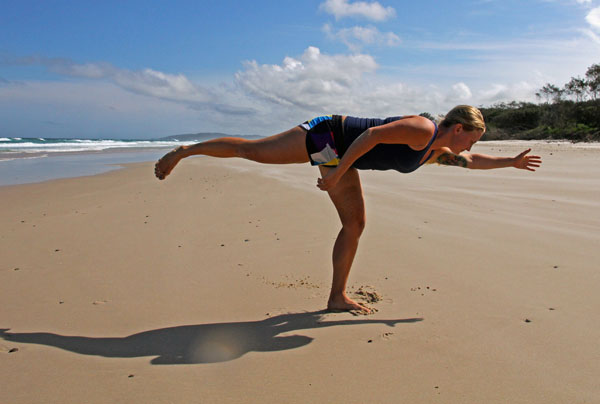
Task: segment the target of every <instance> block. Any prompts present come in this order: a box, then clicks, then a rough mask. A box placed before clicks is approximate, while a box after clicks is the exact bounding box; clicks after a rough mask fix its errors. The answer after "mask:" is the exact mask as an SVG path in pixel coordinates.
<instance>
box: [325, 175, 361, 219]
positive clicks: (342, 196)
mask: <svg viewBox="0 0 600 404" xmlns="http://www.w3.org/2000/svg"><path fill="white" fill-rule="evenodd" d="M319 169H320V170H321V175H322V176H323V175H325V174H326V173H327V171H329V170H331V168H329V167H323V166H319ZM327 193H328V194H329V197H330V198H331V201H332V202H333V205H334V206H335V209H336V210H337V212H338V215H339V217H340V220H341V222H342V225H343V226H353V227H357V228H358V229H359V230H362V228H363V227H364V226H365V221H366V217H365V202H364V198H363V192H362V186H361V184H360V177H359V176H358V170H357V169H356V168H350V169H349V170H348V171H346V173H345V174H344V175H343V176H342V178H341V179H340V181H339V182H338V183H337V185H336V186H335V187H334V188H333V189H330V190H328V191H327Z"/></svg>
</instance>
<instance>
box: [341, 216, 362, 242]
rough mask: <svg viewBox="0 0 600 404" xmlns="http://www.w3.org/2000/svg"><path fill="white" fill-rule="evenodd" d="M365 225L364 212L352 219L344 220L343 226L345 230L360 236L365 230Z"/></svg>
mask: <svg viewBox="0 0 600 404" xmlns="http://www.w3.org/2000/svg"><path fill="white" fill-rule="evenodd" d="M365 225H366V218H365V215H364V214H363V215H357V216H355V217H353V218H352V219H349V220H345V221H344V222H342V227H343V228H344V230H345V231H347V232H349V233H350V234H352V235H354V236H356V237H360V235H361V234H362V232H363V230H364V229H365Z"/></svg>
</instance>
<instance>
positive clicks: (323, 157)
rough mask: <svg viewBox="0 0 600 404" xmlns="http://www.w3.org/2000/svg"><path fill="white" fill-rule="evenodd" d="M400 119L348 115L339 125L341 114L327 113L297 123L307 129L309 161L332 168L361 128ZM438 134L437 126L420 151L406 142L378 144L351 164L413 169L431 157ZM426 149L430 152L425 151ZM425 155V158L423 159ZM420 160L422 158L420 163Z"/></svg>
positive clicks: (404, 171)
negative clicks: (326, 114)
mask: <svg viewBox="0 0 600 404" xmlns="http://www.w3.org/2000/svg"><path fill="white" fill-rule="evenodd" d="M399 119H402V117H401V116H396V117H391V118H386V119H371V118H355V117H352V116H347V117H346V119H345V120H344V122H343V124H342V117H341V116H340V115H328V116H322V117H318V118H314V119H312V120H311V121H306V122H304V123H303V124H302V125H300V126H301V127H302V128H304V129H306V130H307V133H306V150H307V152H308V155H309V158H310V162H311V164H312V165H324V166H326V167H335V166H337V165H338V163H339V160H340V159H341V158H342V156H343V155H344V153H345V152H346V150H347V149H348V147H349V146H350V145H351V144H352V142H354V140H356V138H357V137H359V136H360V135H361V134H362V133H363V132H364V131H366V130H367V129H368V128H372V127H375V126H380V125H385V124H387V123H390V122H394V121H397V120H399ZM434 124H435V123H434ZM437 133H438V128H437V125H436V126H435V132H434V134H433V137H432V138H431V140H430V141H429V143H428V144H427V146H426V147H425V148H424V149H422V150H413V149H411V148H410V147H409V146H408V145H405V144H387V143H380V144H378V145H376V146H375V147H373V148H372V149H371V150H369V151H368V152H367V153H365V154H364V155H362V156H360V157H359V158H358V159H357V160H356V161H355V162H354V164H353V165H352V167H355V168H358V169H359V170H396V171H399V172H401V173H410V172H413V171H415V170H416V169H417V168H419V167H420V166H422V165H423V164H425V162H427V160H429V159H430V158H431V154H432V153H433V151H429V149H430V148H431V145H432V144H433V142H434V140H435V138H436V137H437ZM428 151H429V154H427V152H428ZM425 155H427V157H426V158H425V159H424V160H423V157H424V156H425ZM421 160H423V162H422V163H421Z"/></svg>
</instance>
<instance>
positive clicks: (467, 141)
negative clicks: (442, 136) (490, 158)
mask: <svg viewBox="0 0 600 404" xmlns="http://www.w3.org/2000/svg"><path fill="white" fill-rule="evenodd" d="M452 133H453V135H454V136H453V137H452V143H451V145H450V150H452V152H453V153H456V154H459V153H461V152H463V151H465V150H467V151H470V150H471V147H472V146H473V144H475V142H477V141H478V140H479V139H481V137H482V136H483V131H482V130H481V129H475V130H471V131H467V130H465V129H464V128H463V126H462V125H461V124H456V127H455V128H454V130H453V132H452Z"/></svg>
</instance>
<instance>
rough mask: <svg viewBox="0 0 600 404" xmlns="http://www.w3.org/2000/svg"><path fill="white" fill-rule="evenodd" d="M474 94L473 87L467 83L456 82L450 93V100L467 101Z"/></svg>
mask: <svg viewBox="0 0 600 404" xmlns="http://www.w3.org/2000/svg"><path fill="white" fill-rule="evenodd" d="M472 96H473V94H472V93H471V89H470V88H469V86H467V85H466V84H465V83H462V82H460V83H456V84H454V85H453V86H452V91H451V92H450V93H449V100H454V101H457V102H458V101H460V102H466V101H468V100H469V99H471V97H472Z"/></svg>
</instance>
